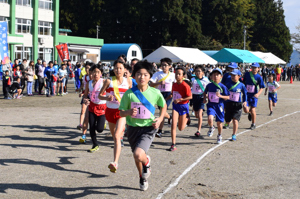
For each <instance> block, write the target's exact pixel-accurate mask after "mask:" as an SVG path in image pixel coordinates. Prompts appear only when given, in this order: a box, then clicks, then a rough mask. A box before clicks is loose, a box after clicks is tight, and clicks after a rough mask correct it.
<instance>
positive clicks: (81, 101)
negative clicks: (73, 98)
mask: <svg viewBox="0 0 300 199" xmlns="http://www.w3.org/2000/svg"><path fill="white" fill-rule="evenodd" d="M87 98H88V99H90V96H89V95H88V97H87ZM83 99H84V96H82V97H81V102H80V104H81V105H82V104H83Z"/></svg>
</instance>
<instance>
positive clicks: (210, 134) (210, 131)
mask: <svg viewBox="0 0 300 199" xmlns="http://www.w3.org/2000/svg"><path fill="white" fill-rule="evenodd" d="M214 130H215V127H214V126H212V127H209V130H208V132H207V136H208V137H211V136H213V134H214Z"/></svg>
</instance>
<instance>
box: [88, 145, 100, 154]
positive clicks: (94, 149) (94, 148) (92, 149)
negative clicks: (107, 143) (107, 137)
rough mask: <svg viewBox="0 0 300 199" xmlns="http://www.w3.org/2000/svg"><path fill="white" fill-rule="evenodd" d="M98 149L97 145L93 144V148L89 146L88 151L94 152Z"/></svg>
mask: <svg viewBox="0 0 300 199" xmlns="http://www.w3.org/2000/svg"><path fill="white" fill-rule="evenodd" d="M98 150H99V146H94V147H93V148H91V149H90V150H88V152H90V153H94V152H96V151H98Z"/></svg>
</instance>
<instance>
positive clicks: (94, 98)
mask: <svg viewBox="0 0 300 199" xmlns="http://www.w3.org/2000/svg"><path fill="white" fill-rule="evenodd" d="M98 95H99V91H96V92H90V98H91V101H92V102H94V103H96V104H97V103H99V102H100V99H99V98H98Z"/></svg>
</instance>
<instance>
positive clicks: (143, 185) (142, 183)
mask: <svg viewBox="0 0 300 199" xmlns="http://www.w3.org/2000/svg"><path fill="white" fill-rule="evenodd" d="M148 186H149V185H148V181H147V180H146V179H144V178H140V189H141V190H142V191H146V190H147V189H148Z"/></svg>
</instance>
